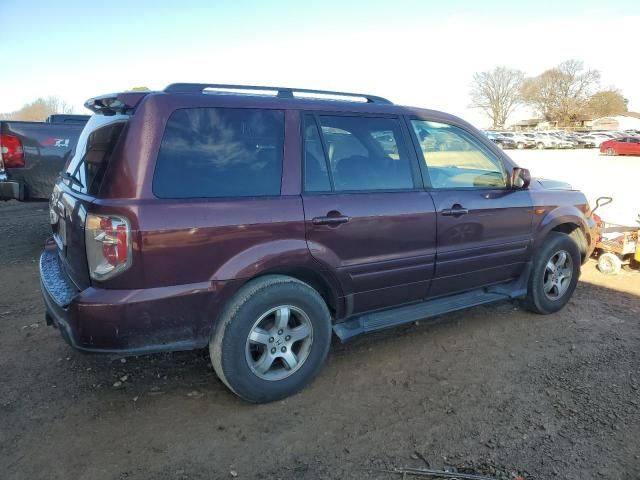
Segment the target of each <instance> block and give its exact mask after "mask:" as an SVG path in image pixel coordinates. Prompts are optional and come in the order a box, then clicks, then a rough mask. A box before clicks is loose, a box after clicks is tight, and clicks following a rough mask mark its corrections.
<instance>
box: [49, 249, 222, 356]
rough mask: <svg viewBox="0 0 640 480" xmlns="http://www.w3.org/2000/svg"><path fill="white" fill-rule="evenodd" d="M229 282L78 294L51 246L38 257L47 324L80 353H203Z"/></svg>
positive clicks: (88, 289)
mask: <svg viewBox="0 0 640 480" xmlns="http://www.w3.org/2000/svg"><path fill="white" fill-rule="evenodd" d="M233 283H234V282H233V281H229V282H203V283H196V284H188V285H177V286H169V287H158V288H148V289H136V290H112V289H98V288H93V287H89V288H87V289H86V290H82V291H80V290H78V289H77V288H76V287H75V285H74V284H73V283H72V282H71V280H70V279H69V277H68V275H67V274H66V272H65V271H64V267H63V266H62V263H61V262H60V260H59V258H58V252H57V249H56V247H55V245H47V247H46V248H45V250H44V252H43V253H42V256H41V257H40V285H41V288H42V295H43V298H44V303H45V306H46V310H47V311H46V319H47V323H48V324H53V325H54V326H56V327H57V328H59V329H60V332H61V334H62V337H63V338H64V340H65V341H66V342H67V343H68V344H69V345H71V346H72V347H73V348H76V349H78V350H81V351H85V352H96V353H112V354H117V355H141V354H146V353H154V352H160V351H176V350H192V349H195V348H203V347H205V346H206V345H207V344H208V342H209V338H210V334H211V328H212V326H213V325H214V321H215V319H216V318H217V312H218V311H219V309H220V305H221V302H223V301H224V300H225V299H226V298H228V297H229V296H230V295H231V292H232V284H233Z"/></svg>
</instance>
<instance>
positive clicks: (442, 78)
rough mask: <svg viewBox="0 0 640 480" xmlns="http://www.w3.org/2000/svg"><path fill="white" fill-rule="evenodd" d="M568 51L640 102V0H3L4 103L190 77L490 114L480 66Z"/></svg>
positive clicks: (69, 97) (76, 101)
mask: <svg viewBox="0 0 640 480" xmlns="http://www.w3.org/2000/svg"><path fill="white" fill-rule="evenodd" d="M570 58H575V59H579V60H583V61H584V62H585V64H586V65H587V66H588V67H591V68H596V69H599V70H600V71H601V72H602V85H603V86H604V87H608V86H611V85H613V86H615V87H618V88H620V89H621V90H622V92H623V94H624V95H625V96H626V97H627V98H628V99H629V100H630V105H629V106H630V109H631V110H635V111H639V110H640V78H639V77H640V1H639V0H632V1H626V0H617V1H591V0H580V1H574V0H569V1H560V0H557V1H555V2H552V1H543V0H537V1H527V2H518V1H516V0H509V1H491V0H483V1H471V0H442V1H438V2H432V1H428V0H416V1H412V0H408V1H403V0H385V1H375V0H369V1H354V2H348V1H346V0H343V1H333V0H324V1H320V2H315V1H310V0H309V1H261V2H260V1H241V0H238V1H188V0H183V1H176V0H172V1H170V2H163V1H153V2H152V1H148V2H147V1H134V0H131V1H120V0H111V1H102V2H97V1H96V2H93V1H90V0H86V1H51V0H39V1H29V0H0V59H2V66H1V67H0V112H8V111H12V110H16V109H18V108H20V107H21V106H22V105H23V104H24V103H26V102H28V101H32V100H34V99H35V98H37V97H39V96H47V95H57V96H60V97H61V98H63V99H64V100H66V101H67V102H69V103H71V104H73V105H74V106H75V107H76V110H77V111H78V112H83V111H84V109H83V107H82V104H83V103H84V100H86V99H87V98H89V97H92V96H95V95H100V94H103V93H109V92H113V91H118V90H124V89H129V88H131V87H136V86H147V87H149V88H151V89H161V88H163V87H164V86H166V85H167V84H169V83H171V82H177V81H182V82H185V81H186V82H211V83H244V84H257V85H261V84H263V85H284V86H295V87H306V88H319V89H335V90H345V91H363V92H367V93H372V94H378V95H382V96H385V97H388V98H390V99H391V100H393V101H394V102H396V103H402V104H409V105H416V106H421V107H428V108H435V109H439V110H445V111H447V112H450V113H454V114H457V115H460V116H462V117H464V118H466V119H468V120H470V121H472V122H473V123H475V124H477V125H478V126H483V125H486V124H487V123H488V121H487V120H486V119H485V118H484V117H483V116H482V115H481V114H480V112H478V111H476V110H470V109H468V105H469V96H468V92H469V87H470V82H471V76H472V75H473V73H474V72H476V71H481V70H486V69H491V68H493V67H495V66H497V65H505V66H508V67H512V68H518V69H521V70H523V71H524V72H525V73H526V74H527V75H536V74H538V73H541V72H542V71H543V70H545V69H546V68H550V67H552V66H554V65H556V64H558V63H560V62H561V61H563V60H566V59H570ZM85 112H86V111H85ZM526 115H527V112H518V115H516V117H518V116H526ZM516 117H514V118H512V119H511V120H515V119H517V118H516Z"/></svg>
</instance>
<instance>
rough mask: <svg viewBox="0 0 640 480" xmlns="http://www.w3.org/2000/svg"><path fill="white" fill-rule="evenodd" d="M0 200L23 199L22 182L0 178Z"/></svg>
mask: <svg viewBox="0 0 640 480" xmlns="http://www.w3.org/2000/svg"><path fill="white" fill-rule="evenodd" d="M0 200H24V186H23V185H22V183H19V182H12V181H9V180H5V181H2V180H0Z"/></svg>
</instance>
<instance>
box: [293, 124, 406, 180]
mask: <svg viewBox="0 0 640 480" xmlns="http://www.w3.org/2000/svg"><path fill="white" fill-rule="evenodd" d="M317 121H318V124H319V126H320V130H321V132H318V131H317V128H316V126H315V123H314V119H313V117H312V116H310V115H308V116H307V120H306V121H305V190H306V191H308V192H313V191H329V190H328V189H329V187H330V186H331V187H332V190H333V191H338V192H345V191H354V192H356V191H391V190H407V189H412V188H413V187H414V182H413V175H412V173H411V167H410V163H409V162H410V160H409V155H408V150H407V149H406V147H405V144H404V142H403V137H402V127H401V123H400V122H399V121H398V120H397V119H394V118H377V117H350V116H328V115H320V116H318V117H317ZM319 133H320V134H321V136H322V140H321V142H320V143H319V142H318V140H319V139H320V138H319ZM318 146H320V147H321V149H318ZM320 155H322V157H319V156H320ZM327 174H328V177H329V178H327Z"/></svg>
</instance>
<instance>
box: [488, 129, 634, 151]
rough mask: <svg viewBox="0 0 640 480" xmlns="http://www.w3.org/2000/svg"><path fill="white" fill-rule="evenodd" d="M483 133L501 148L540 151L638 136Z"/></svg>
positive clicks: (597, 144) (600, 132)
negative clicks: (534, 149) (535, 149)
mask: <svg viewBox="0 0 640 480" xmlns="http://www.w3.org/2000/svg"><path fill="white" fill-rule="evenodd" d="M484 133H485V134H486V135H487V137H488V138H489V139H490V140H491V141H493V142H494V143H495V144H497V145H499V146H500V147H502V148H518V149H525V148H537V149H540V150H544V149H546V148H562V149H564V148H595V147H600V146H601V145H602V144H603V143H604V142H608V141H610V140H619V139H622V138H627V137H634V136H640V132H638V131H635V130H633V131H627V132H618V131H606V132H605V131H593V132H565V131H536V132H507V131H485V132H484Z"/></svg>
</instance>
